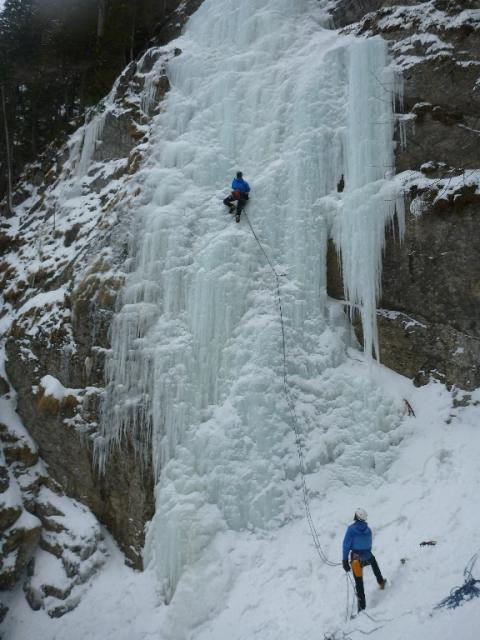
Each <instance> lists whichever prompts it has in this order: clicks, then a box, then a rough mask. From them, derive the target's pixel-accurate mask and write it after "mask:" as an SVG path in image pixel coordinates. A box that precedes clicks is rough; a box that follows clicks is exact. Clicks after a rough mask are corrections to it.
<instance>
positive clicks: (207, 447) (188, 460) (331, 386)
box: [96, 0, 395, 601]
mask: <svg viewBox="0 0 480 640" xmlns="http://www.w3.org/2000/svg"><path fill="white" fill-rule="evenodd" d="M318 6H319V5H318V3H316V2H313V1H310V0H296V1H295V2H292V1H291V0H242V2H238V0H215V1H213V0H205V1H204V3H203V4H202V6H201V8H200V9H199V10H198V12H197V13H196V14H195V15H194V16H193V17H192V19H191V21H190V23H189V25H188V27H187V30H186V33H185V34H184V36H182V38H181V39H180V40H179V42H178V46H179V48H181V49H182V52H183V53H182V54H181V55H180V56H178V57H177V58H175V59H173V60H171V61H170V63H169V68H168V75H169V79H170V82H171V87H172V88H171V91H170V93H169V94H168V97H167V99H166V102H165V104H164V108H163V110H162V113H160V114H159V116H158V117H157V118H156V121H155V134H154V141H153V146H152V151H151V156H150V159H149V161H148V162H147V164H146V166H145V167H144V169H143V170H142V172H141V174H139V177H138V180H139V183H140V184H141V187H142V192H143V202H144V204H143V206H142V207H141V209H140V210H139V212H138V221H139V222H138V225H139V230H138V234H137V245H136V247H135V249H134V265H133V268H132V272H131V274H130V275H129V277H128V279H127V283H126V286H125V289H124V291H123V294H122V297H121V303H120V306H119V310H118V313H117V314H116V316H115V319H114V322H113V327H112V352H111V354H110V355H109V357H108V359H107V365H106V369H107V382H108V389H107V394H106V400H105V404H104V412H103V425H102V434H101V436H99V438H98V440H97V443H96V453H97V456H98V459H99V461H100V464H102V462H103V461H104V460H105V456H106V455H108V451H109V450H110V448H111V447H112V446H115V445H118V444H121V443H122V442H123V441H124V439H125V436H126V434H128V436H129V437H130V438H131V440H132V441H133V442H134V444H135V446H136V447H137V449H138V451H139V454H140V455H144V456H145V455H152V456H153V461H154V466H155V473H156V479H157V488H156V513H155V517H154V519H153V521H152V522H151V524H150V526H149V528H148V532H147V543H146V549H145V559H146V562H147V564H148V563H150V565H151V566H154V567H155V568H156V570H157V572H158V576H159V581H160V584H161V588H162V592H163V595H164V597H165V599H166V600H167V601H168V600H169V599H170V598H171V597H172V595H173V593H174V590H175V587H176V584H177V582H178V580H179V579H180V577H181V574H182V572H183V571H184V570H185V568H186V567H187V566H192V565H194V563H196V562H199V561H201V557H202V553H203V551H204V550H205V549H206V548H207V547H208V545H209V544H210V542H211V541H212V539H213V538H214V537H215V535H216V534H217V533H218V532H220V531H223V530H225V529H233V530H237V531H240V530H253V529H258V528H268V527H272V526H276V525H279V524H281V523H282V522H284V521H285V520H286V519H288V518H290V517H292V516H293V515H295V514H296V513H298V507H299V505H298V503H297V501H296V496H298V491H297V490H296V486H295V482H296V478H297V474H298V467H297V460H296V457H295V456H296V452H295V445H294V439H293V434H292V429H291V424H290V422H289V417H288V411H287V406H286V402H285V398H284V396H283V391H282V362H283V360H282V358H283V355H282V340H281V332H280V325H279V315H278V308H277V305H276V299H275V297H274V296H273V295H272V285H273V282H272V274H271V272H270V270H269V268H268V267H267V266H266V265H265V259H264V256H263V255H262V253H261V252H260V250H259V247H258V245H257V244H256V242H255V240H254V238H253V237H252V234H251V233H250V230H249V228H248V226H247V225H246V221H245V220H244V219H243V220H242V221H241V223H240V224H239V225H237V224H235V222H234V221H233V220H232V219H231V217H230V216H229V215H228V214H227V213H226V212H225V208H224V206H223V205H222V202H221V199H222V197H224V192H221V191H219V189H222V188H223V187H224V186H226V185H228V183H229V182H230V180H231V178H232V176H233V174H234V172H235V171H236V170H238V169H241V170H243V171H244V174H245V177H246V178H247V180H249V181H250V182H251V184H252V187H253V193H252V199H251V203H250V204H249V207H248V215H249V217H250V219H251V221H252V224H254V226H255V228H256V230H257V232H258V235H259V237H260V238H261V239H262V242H263V243H264V246H265V249H266V250H267V251H268V253H269V255H270V256H271V259H272V261H273V262H274V263H275V264H276V265H277V267H278V270H279V271H280V272H282V273H283V274H284V275H283V276H282V282H283V284H282V300H283V310H284V316H285V322H286V337H287V365H288V371H289V383H290V385H291V388H292V395H293V397H294V399H295V401H296V404H297V412H298V416H299V422H300V426H301V429H302V431H303V433H304V434H305V438H309V440H306V443H305V444H306V448H307V451H308V455H307V467H308V471H310V472H313V471H315V470H318V469H319V468H320V466H321V465H325V466H327V465H329V463H332V462H334V461H336V462H337V463H338V461H344V464H345V466H344V467H342V465H341V464H337V466H336V467H335V469H340V472H339V473H340V477H341V481H342V482H348V481H350V480H352V481H353V478H357V479H358V478H359V477H360V478H361V477H362V473H374V472H375V473H381V471H382V469H384V468H385V465H387V464H388V460H389V443H390V440H389V438H390V431H391V429H392V425H393V424H394V421H395V420H394V415H395V412H394V409H393V408H392V406H391V404H390V403H389V401H387V400H385V399H384V398H382V397H381V396H380V395H379V394H378V392H377V391H376V390H375V389H374V387H373V385H372V384H371V383H370V382H369V381H368V379H367V378H360V379H357V378H354V377H350V378H349V375H348V374H346V373H345V371H344V370H343V369H342V366H341V365H342V363H343V362H344V361H345V358H346V356H345V350H346V345H347V344H348V342H349V339H350V332H349V330H348V327H346V326H345V322H344V320H343V314H342V313H338V312H336V308H335V305H332V304H331V303H329V302H328V300H327V296H326V247H327V241H328V238H329V236H330V235H331V234H333V235H334V237H335V239H336V241H337V244H338V246H339V248H340V250H341V255H342V260H343V270H344V277H345V284H346V290H347V293H348V296H349V299H350V300H349V302H350V303H351V305H352V306H356V307H360V308H361V313H362V317H363V320H364V322H365V326H366V327H368V328H367V329H366V330H365V333H366V338H367V348H368V345H371V344H373V343H374V342H375V321H374V306H375V296H376V295H377V293H378V282H379V266H380V265H379V259H380V255H381V250H382V242H383V230H384V224H385V221H386V220H387V219H388V218H389V217H390V216H391V215H392V211H393V208H392V206H391V203H389V202H386V201H388V200H390V199H391V198H394V195H395V194H394V193H393V188H392V187H391V186H390V184H389V182H388V180H385V179H384V177H385V175H386V167H387V165H389V164H390V165H391V163H392V124H393V113H392V100H391V86H388V84H389V79H388V73H387V72H386V71H385V67H386V64H387V62H388V61H387V53H386V46H385V44H384V43H383V41H381V40H380V39H378V38H373V39H371V40H354V39H353V38H350V37H344V36H339V35H338V34H336V33H334V32H331V31H328V30H326V29H324V28H323V27H322V23H321V14H320V11H319V9H318ZM386 87H387V88H386ZM377 165H378V166H377ZM341 174H344V175H345V180H346V189H345V192H344V193H343V194H338V193H337V191H336V185H337V182H338V180H339V178H340V176H341ZM385 194H388V197H387V196H386V195H385ZM365 439H367V440H368V442H369V450H368V452H363V453H362V455H354V451H357V452H358V450H359V447H361V445H359V443H361V442H363V441H364V440H365ZM313 441H315V446H314V445H313ZM372 470H373V471H372ZM335 473H337V471H335ZM352 474H353V475H352ZM332 481H333V480H332ZM297 488H298V487H297ZM324 490H327V487H326V486H325V487H324Z"/></svg>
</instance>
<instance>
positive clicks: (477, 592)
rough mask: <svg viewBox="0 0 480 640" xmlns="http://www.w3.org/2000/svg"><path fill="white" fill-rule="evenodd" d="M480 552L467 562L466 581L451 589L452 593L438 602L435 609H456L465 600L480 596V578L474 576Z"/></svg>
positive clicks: (464, 571)
mask: <svg viewBox="0 0 480 640" xmlns="http://www.w3.org/2000/svg"><path fill="white" fill-rule="evenodd" d="M479 553H480V552H477V553H475V554H474V555H473V556H472V557H471V558H470V560H469V561H468V562H467V566H466V567H465V569H464V570H463V579H464V583H463V585H462V586H461V587H454V588H453V589H452V590H451V591H450V595H449V596H447V597H446V598H444V599H443V600H442V601H441V602H439V603H438V604H437V606H436V607H435V609H441V608H442V607H445V608H446V609H456V608H457V607H459V606H460V605H462V604H463V603H464V602H468V601H469V600H473V599H474V598H479V597H480V587H479V586H478V585H480V580H476V579H475V578H474V577H473V568H474V566H475V563H476V562H477V560H478V555H479Z"/></svg>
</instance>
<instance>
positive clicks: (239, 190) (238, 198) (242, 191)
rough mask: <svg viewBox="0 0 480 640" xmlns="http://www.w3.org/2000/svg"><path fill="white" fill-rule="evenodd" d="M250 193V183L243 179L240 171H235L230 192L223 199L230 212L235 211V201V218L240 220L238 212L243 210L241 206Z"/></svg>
mask: <svg viewBox="0 0 480 640" xmlns="http://www.w3.org/2000/svg"><path fill="white" fill-rule="evenodd" d="M249 193H250V185H249V184H248V182H247V181H246V180H244V179H243V174H242V172H241V171H237V176H236V177H235V178H234V179H233V181H232V193H231V195H229V196H227V197H226V198H225V200H224V201H223V204H224V205H226V206H227V207H228V208H229V210H230V213H235V205H234V204H233V203H234V202H237V208H236V214H237V215H236V220H237V222H240V214H241V213H242V211H243V208H244V207H245V205H246V204H247V202H248V194H249Z"/></svg>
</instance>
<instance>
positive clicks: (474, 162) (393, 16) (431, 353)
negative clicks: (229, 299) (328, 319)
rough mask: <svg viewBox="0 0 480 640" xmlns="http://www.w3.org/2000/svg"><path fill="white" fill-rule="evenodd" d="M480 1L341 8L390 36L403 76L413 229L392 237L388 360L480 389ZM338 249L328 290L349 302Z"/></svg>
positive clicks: (383, 320)
mask: <svg viewBox="0 0 480 640" xmlns="http://www.w3.org/2000/svg"><path fill="white" fill-rule="evenodd" d="M479 8H480V2H478V0H470V1H469V0H467V1H466V2H465V1H464V2H456V1H453V0H449V1H444V0H435V1H434V2H423V3H421V2H418V1H417V0H415V2H413V1H411V2H402V3H401V6H400V3H398V2H394V1H392V0H389V1H384V2H381V1H379V0H364V1H362V2H351V1H350V0H346V1H345V2H340V3H338V4H337V6H336V8H335V10H334V12H333V17H334V20H335V22H336V23H337V24H338V25H341V26H345V27H346V28H347V30H350V31H354V32H357V33H363V34H376V33H380V34H382V36H383V37H384V38H386V39H387V40H390V41H391V43H392V45H391V50H392V54H393V56H394V59H395V63H396V65H397V66H398V67H399V68H400V69H401V70H402V75H403V81H404V89H403V102H402V103H401V104H399V105H398V107H397V109H398V111H399V126H398V130H397V137H398V144H397V151H396V167H397V171H399V172H400V174H399V176H397V179H399V180H401V182H402V184H403V185H404V186H403V189H404V194H405V199H406V203H407V218H406V232H405V238H404V242H403V244H401V245H399V244H398V241H397V240H396V238H395V237H394V235H393V234H391V235H390V236H389V237H387V245H386V250H385V258H384V264H383V295H382V300H381V302H380V306H381V310H380V311H379V313H378V326H379V339H380V353H381V359H382V361H383V362H384V363H385V364H386V365H387V366H389V367H391V368H392V369H395V370H397V371H399V372H400V373H403V374H405V375H407V376H409V377H412V378H414V379H415V381H416V382H417V383H419V384H420V383H423V382H426V381H428V379H429V378H430V377H431V376H434V377H438V378H439V379H440V380H442V381H444V382H446V383H447V384H448V385H456V386H459V387H461V388H464V389H472V388H474V387H477V386H479V385H480V369H479V366H478V361H479V360H478V357H479V355H480V328H479V322H478V316H479V311H480V293H479V288H480V270H479V266H478V259H477V257H478V255H479V253H478V252H479V249H480V244H479V242H478V237H479V235H480V217H479V213H480V189H479V186H478V185H479V183H480V171H479V165H480V162H479V155H478V140H479V132H478V130H479V119H478V114H479V113H480V86H479V84H478V72H479V68H480V17H479V15H478V11H477V12H476V13H475V12H472V11H470V9H479ZM366 12H368V13H366ZM352 23H354V24H352ZM347 25H349V26H347ZM329 255H330V258H329V269H328V272H329V276H328V278H329V293H330V295H333V296H335V297H340V298H341V297H343V287H342V284H341V278H340V276H339V270H338V264H336V256H335V252H334V251H333V250H331V251H330V254H329ZM356 329H357V334H358V336H359V337H360V338H361V328H360V327H359V326H358V324H357V325H356Z"/></svg>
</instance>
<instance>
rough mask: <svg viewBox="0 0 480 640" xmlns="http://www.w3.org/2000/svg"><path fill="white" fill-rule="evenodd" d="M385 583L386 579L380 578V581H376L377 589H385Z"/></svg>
mask: <svg viewBox="0 0 480 640" xmlns="http://www.w3.org/2000/svg"><path fill="white" fill-rule="evenodd" d="M386 584H387V581H386V580H385V578H384V579H383V580H381V581H380V582H379V583H378V587H379V589H381V590H382V591H383V590H384V589H385V585H386Z"/></svg>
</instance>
